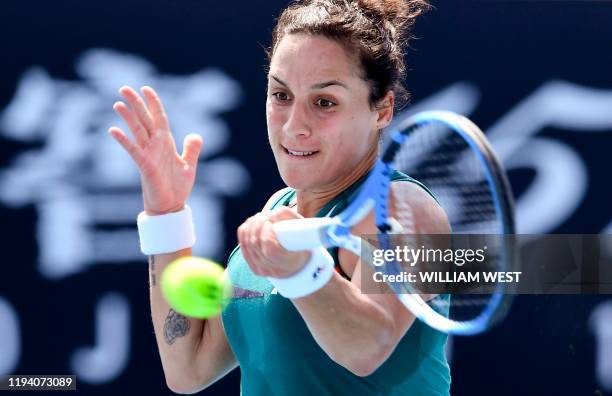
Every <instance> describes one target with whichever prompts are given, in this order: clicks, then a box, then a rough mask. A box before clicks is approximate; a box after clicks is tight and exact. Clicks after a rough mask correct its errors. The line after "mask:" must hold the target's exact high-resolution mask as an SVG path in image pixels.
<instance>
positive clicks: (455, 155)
mask: <svg viewBox="0 0 612 396" xmlns="http://www.w3.org/2000/svg"><path fill="white" fill-rule="evenodd" d="M394 168H395V169H396V170H398V171H400V172H402V173H405V174H406V175H409V176H411V177H413V178H414V179H416V180H418V181H420V182H422V183H423V184H424V185H425V186H426V187H427V188H428V189H429V190H430V191H431V192H432V194H433V196H434V197H435V198H436V199H437V201H438V202H439V203H440V205H441V206H442V207H443V208H444V210H445V212H446V214H447V217H448V220H449V224H450V226H451V230H452V233H453V234H503V225H502V224H501V221H500V220H499V218H500V216H499V214H498V213H497V207H496V203H495V197H494V195H493V193H492V190H491V187H490V183H489V181H488V180H487V178H486V175H485V173H484V168H483V165H482V159H480V158H478V157H477V156H476V155H475V154H474V151H473V150H472V149H471V148H470V146H469V145H468V143H467V142H466V140H465V139H464V138H463V137H461V136H460V135H458V134H457V133H456V132H455V131H453V130H451V129H449V128H446V127H444V126H443V125H440V124H435V125H426V126H422V127H420V128H418V129H416V130H414V131H413V132H412V133H411V135H410V136H409V138H408V139H406V142H405V143H404V144H403V146H402V147H401V148H400V149H399V151H398V152H397V154H396V156H395V161H394ZM392 192H393V196H394V202H396V212H395V216H396V217H397V218H398V220H400V219H401V220H400V222H402V225H404V224H410V227H408V229H407V230H406V227H405V230H404V233H406V234H407V233H409V232H416V231H418V230H416V225H415V224H414V216H413V215H412V210H411V207H410V204H409V201H410V196H409V189H400V188H394V189H393V190H392ZM405 219H408V220H406V221H408V222H407V223H404V221H405ZM501 261H502V260H501V259H500V258H499V257H497V256H496V252H495V247H493V248H492V249H490V250H489V252H488V254H487V264H488V266H487V267H486V268H487V269H491V270H498V269H499V268H498V267H499V265H500V263H501ZM406 290H407V291H408V292H411V291H410V290H411V286H410V285H406ZM412 290H413V289H412ZM490 301H491V294H486V293H485V294H472V293H453V294H452V295H451V296H450V298H449V295H448V294H440V295H437V296H435V297H434V298H433V299H431V300H429V302H428V304H429V305H430V306H431V307H432V308H433V309H434V310H436V311H438V312H439V313H441V314H442V315H444V316H447V317H449V318H450V319H452V320H455V321H468V320H471V319H474V318H475V317H477V316H478V315H480V314H481V313H482V311H483V309H484V308H485V307H486V306H487V304H488V303H489V302H490Z"/></svg>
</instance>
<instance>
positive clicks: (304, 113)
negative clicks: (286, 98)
mask: <svg viewBox="0 0 612 396" xmlns="http://www.w3.org/2000/svg"><path fill="white" fill-rule="evenodd" d="M283 132H284V133H285V134H286V135H288V136H291V137H292V138H299V137H302V138H305V137H309V136H310V135H311V133H312V130H311V128H310V123H309V118H308V108H307V105H305V104H303V103H297V101H296V102H295V103H294V104H293V106H291V111H290V112H289V117H288V118H287V121H286V122H285V124H284V125H283Z"/></svg>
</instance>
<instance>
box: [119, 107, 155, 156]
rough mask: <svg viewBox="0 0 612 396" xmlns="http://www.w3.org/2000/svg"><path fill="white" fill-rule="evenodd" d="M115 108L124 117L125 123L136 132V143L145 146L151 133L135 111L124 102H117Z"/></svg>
mask: <svg viewBox="0 0 612 396" xmlns="http://www.w3.org/2000/svg"><path fill="white" fill-rule="evenodd" d="M113 109H114V110H115V111H116V112H117V114H119V116H121V118H123V120H124V121H125V123H126V124H127V125H128V127H130V130H131V131H132V133H133V134H134V137H135V138H136V143H138V146H140V147H143V148H144V147H145V145H146V144H147V141H148V140H149V133H148V132H147V130H146V129H145V127H144V126H143V125H142V124H141V123H140V120H139V119H138V117H137V116H136V115H135V114H134V112H133V111H132V110H131V109H130V108H129V107H128V106H127V105H126V104H125V103H123V102H116V103H115V104H114V105H113Z"/></svg>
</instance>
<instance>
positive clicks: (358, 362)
mask: <svg viewBox="0 0 612 396" xmlns="http://www.w3.org/2000/svg"><path fill="white" fill-rule="evenodd" d="M396 344H397V342H395V337H394V332H393V331H392V329H389V330H388V331H387V330H385V331H382V332H380V333H379V334H378V336H377V337H376V340H371V341H370V342H369V345H368V347H367V348H365V347H363V348H362V347H353V348H354V349H353V353H352V354H349V355H348V356H347V358H345V359H344V360H343V362H342V363H340V362H339V361H337V362H338V363H339V364H341V365H342V366H344V368H346V369H347V370H349V371H350V372H351V373H352V374H354V375H356V376H358V377H367V376H369V375H372V374H373V373H374V372H375V371H376V370H378V368H379V367H380V366H382V365H383V363H384V362H385V361H386V360H387V358H388V357H389V355H391V352H393V350H394V349H395V346H396Z"/></svg>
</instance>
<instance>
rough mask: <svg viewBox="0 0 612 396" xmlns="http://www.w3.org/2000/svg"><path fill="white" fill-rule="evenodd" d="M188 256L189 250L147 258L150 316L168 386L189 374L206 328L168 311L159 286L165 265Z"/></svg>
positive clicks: (202, 321)
mask: <svg viewBox="0 0 612 396" xmlns="http://www.w3.org/2000/svg"><path fill="white" fill-rule="evenodd" d="M190 255H191V249H183V250H180V251H178V252H175V253H171V254H160V255H155V256H149V290H150V300H151V316H152V319H153V327H154V329H155V338H156V340H157V346H158V348H159V354H160V357H161V361H162V366H163V368H164V373H165V375H166V381H167V382H168V383H169V385H171V382H173V381H174V380H175V379H176V378H181V377H184V376H185V375H187V376H188V375H189V374H190V369H191V368H192V367H193V364H192V363H193V362H194V360H195V358H196V354H197V351H198V347H199V344H200V342H201V341H202V335H203V331H204V326H205V324H206V321H204V320H199V319H193V318H187V317H185V316H183V315H181V314H179V313H177V312H176V311H174V310H173V309H171V308H170V307H169V305H168V303H167V302H166V300H165V298H164V297H163V295H162V292H161V287H160V285H159V281H160V277H161V274H162V272H163V270H164V268H165V267H166V266H167V265H168V264H169V263H171V262H172V261H173V260H175V259H177V258H179V257H182V256H190Z"/></svg>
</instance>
